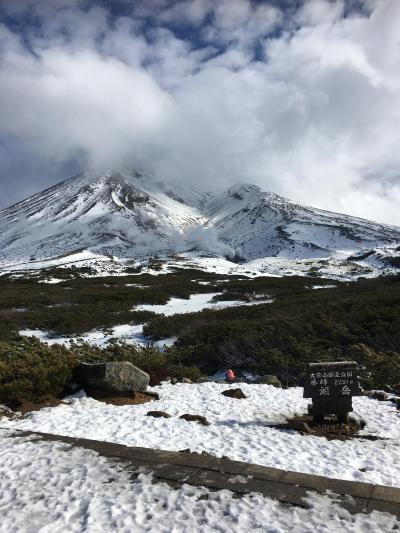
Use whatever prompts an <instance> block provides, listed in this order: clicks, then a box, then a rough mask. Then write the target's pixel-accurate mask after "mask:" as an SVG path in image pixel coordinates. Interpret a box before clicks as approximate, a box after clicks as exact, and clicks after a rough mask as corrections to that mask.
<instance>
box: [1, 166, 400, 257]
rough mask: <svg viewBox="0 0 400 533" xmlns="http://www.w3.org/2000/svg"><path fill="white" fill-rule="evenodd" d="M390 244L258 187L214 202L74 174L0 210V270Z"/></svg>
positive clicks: (128, 176)
mask: <svg viewBox="0 0 400 533" xmlns="http://www.w3.org/2000/svg"><path fill="white" fill-rule="evenodd" d="M399 241H400V231H399V230H398V229H397V228H394V227H390V226H385V225H382V224H376V223H373V222H370V221H366V220H362V219H356V218H353V217H350V216H346V215H339V214H336V213H329V212H326V211H321V210H318V209H313V208H309V207H302V206H299V205H297V204H295V203H294V202H291V201H290V200H287V199H285V198H283V197H281V196H278V195H276V194H274V193H272V192H266V191H264V190H263V189H262V188H261V187H259V186H257V185H253V184H249V183H238V184H235V185H233V186H232V187H230V188H229V189H228V190H226V191H224V192H222V193H219V194H217V195H216V194H213V193H212V192H210V191H208V192H207V191H202V190H196V189H194V188H193V187H191V186H188V185H182V184H172V183H168V184H165V183H162V182H158V181H155V180H152V179H150V178H148V177H147V176H145V175H144V174H142V173H141V172H138V171H136V170H135V169H124V170H122V171H121V170H109V171H106V172H102V173H99V174H96V173H87V174H80V175H78V176H75V177H73V178H71V179H69V180H66V181H64V182H61V183H59V184H57V185H55V186H53V187H51V188H49V189H46V190H45V191H42V192H41V193H37V194H35V195H33V196H32V197H31V198H28V199H26V200H24V201H23V202H20V203H18V204H16V205H14V206H11V207H9V208H7V209H3V210H2V211H0V250H1V252H0V261H3V262H5V261H24V260H25V261H26V260H29V259H32V258H33V259H35V260H37V259H44V258H46V259H47V258H50V257H56V256H60V255H65V254H69V253H73V252H74V251H76V250H82V249H87V250H90V251H95V252H96V253H97V252H99V253H102V254H110V255H117V256H120V257H134V258H145V257H148V256H151V255H163V254H164V255H165V254H169V253H173V252H179V253H182V252H185V251H188V250H190V249H193V246H194V245H193V243H194V242H195V249H196V250H199V251H201V250H203V251H204V252H207V253H208V252H213V251H214V253H215V254H219V253H223V254H224V255H226V254H228V255H229V254H230V253H232V255H235V254H236V255H237V254H239V252H238V251H239V250H240V255H241V257H242V258H243V259H244V260H252V259H256V258H263V257H268V256H269V257H271V256H273V257H277V256H278V257H286V258H306V257H310V258H313V257H314V258H315V257H321V258H324V257H334V256H337V255H338V254H339V255H341V256H346V254H347V256H348V257H353V256H354V254H355V253H357V251H363V253H364V252H365V250H369V249H371V248H374V247H377V246H383V245H389V244H390V245H392V244H393V243H398V242H399ZM221 250H224V252H221ZM229 250H231V251H232V252H229Z"/></svg>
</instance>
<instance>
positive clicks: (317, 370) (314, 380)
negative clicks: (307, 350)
mask: <svg viewBox="0 0 400 533" xmlns="http://www.w3.org/2000/svg"><path fill="white" fill-rule="evenodd" d="M357 372H358V365H357V363H356V362H355V361H336V362H332V363H310V364H309V365H308V373H307V376H306V379H305V382H304V394H303V397H304V398H312V405H311V406H309V413H310V414H311V415H312V416H313V417H314V420H315V421H317V422H322V421H323V418H324V415H328V414H335V415H337V417H338V420H339V422H341V423H348V421H349V412H350V411H352V410H353V406H352V397H353V396H361V395H362V390H361V388H360V385H359V382H358V375H357Z"/></svg>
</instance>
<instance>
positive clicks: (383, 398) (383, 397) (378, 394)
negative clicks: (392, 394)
mask: <svg viewBox="0 0 400 533" xmlns="http://www.w3.org/2000/svg"><path fill="white" fill-rule="evenodd" d="M370 397H371V398H373V399H374V400H379V401H380V402H387V401H388V400H389V396H388V395H387V394H386V392H383V391H379V390H375V391H372V392H371V394H370Z"/></svg>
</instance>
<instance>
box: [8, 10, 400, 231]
mask: <svg viewBox="0 0 400 533" xmlns="http://www.w3.org/2000/svg"><path fill="white" fill-rule="evenodd" d="M110 4H111V6H112V7H111V8H110ZM128 164H129V165H134V166H136V167H138V168H141V169H142V170H144V171H145V172H148V173H150V174H152V175H155V176H157V178H159V179H164V180H177V181H180V180H182V181H186V182H189V183H193V184H196V185H198V184H199V183H201V184H204V185H207V186H210V187H212V186H215V185H218V186H219V187H223V186H226V185H230V184H232V183H236V182H244V181H248V182H252V183H256V184H259V185H262V186H263V187H264V188H266V189H268V190H272V191H274V192H276V193H278V194H282V195H285V196H288V197H290V198H292V199H294V200H297V201H299V202H302V203H306V204H310V205H315V206H318V207H322V208H326V209H330V210H337V211H340V212H346V213H351V214H355V215H359V216H364V217H368V218H373V219H376V220H380V221H384V222H388V223H392V224H399V225H400V209H399V205H400V179H399V177H400V1H399V0H332V1H329V0H286V1H285V0H279V1H278V0H270V1H250V0H218V1H217V0H143V1H135V0H113V1H112V2H106V1H104V2H102V1H100V0H99V1H98V2H93V1H86V0H1V1H0V207H4V206H6V205H9V204H11V203H13V202H15V201H17V200H19V199H22V198H23V197H26V196H28V195H29V194H32V193H34V192H37V191H38V190H40V189H42V188H44V187H45V186H48V185H51V184H53V183H56V182H57V181H60V180H62V179H64V178H67V177H69V176H71V175H73V174H75V173H77V172H79V171H81V170H85V169H91V170H98V171H102V170H103V169H109V168H118V167H120V166H124V165H128Z"/></svg>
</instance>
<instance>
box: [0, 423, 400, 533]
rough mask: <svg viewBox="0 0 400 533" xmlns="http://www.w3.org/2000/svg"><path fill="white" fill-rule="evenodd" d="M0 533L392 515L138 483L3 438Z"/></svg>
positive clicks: (330, 521)
mask: <svg viewBox="0 0 400 533" xmlns="http://www.w3.org/2000/svg"><path fill="white" fill-rule="evenodd" d="M0 457H1V461H0V487H1V490H0V509H1V510H2V517H1V522H0V532H1V533H10V532H11V531H12V532H13V533H38V532H40V533H61V532H62V533H64V532H66V531H68V533H81V532H82V531H85V532H86V533H103V532H105V531H118V533H131V532H133V531H134V532H135V533H136V532H137V533H140V532H151V533H158V532H160V533H170V532H187V533H191V532H195V531H201V532H215V531H219V532H229V533H231V532H232V531H238V532H239V531H240V532H245V531H251V530H252V529H256V530H258V531H265V532H275V533H277V532H284V531H285V532H286V531H302V532H310V533H311V532H313V533H314V532H320V531H321V532H322V531H352V532H361V531H378V530H379V531H389V530H391V529H392V528H393V527H394V526H395V525H396V524H398V522H396V520H395V518H394V517H393V516H391V515H389V514H384V513H378V512H374V513H372V514H371V515H367V514H357V515H354V516H352V515H350V514H349V513H348V512H347V511H345V510H343V509H341V508H339V507H338V505H337V504H335V501H334V497H328V496H320V495H317V494H315V493H309V497H308V498H307V502H306V503H307V505H308V506H309V507H310V508H309V509H303V508H298V507H291V506H286V505H282V504H280V503H278V502H276V501H274V500H271V499H269V498H265V497H263V496H261V495H260V494H250V495H246V496H243V497H241V498H234V497H233V494H232V493H231V492H229V491H227V490H225V491H217V492H209V491H208V490H207V489H205V488H201V487H199V488H197V487H196V488H195V487H191V486H189V485H183V486H182V487H181V488H179V489H176V490H173V489H171V488H170V487H169V486H168V485H166V484H164V483H152V476H151V474H149V473H144V472H143V473H140V474H139V476H138V478H137V479H136V480H135V481H132V480H131V479H130V474H129V473H128V472H127V471H124V470H123V469H122V468H121V467H120V466H119V465H118V464H115V463H113V462H108V461H107V460H106V459H105V458H103V457H100V456H98V455H97V453H96V452H93V451H90V450H85V449H82V448H71V447H69V446H68V445H65V444H62V443H57V442H43V441H40V440H35V439H34V438H33V437H30V438H20V437H18V438H14V437H13V435H12V432H7V433H6V434H4V432H1V435H0Z"/></svg>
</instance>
